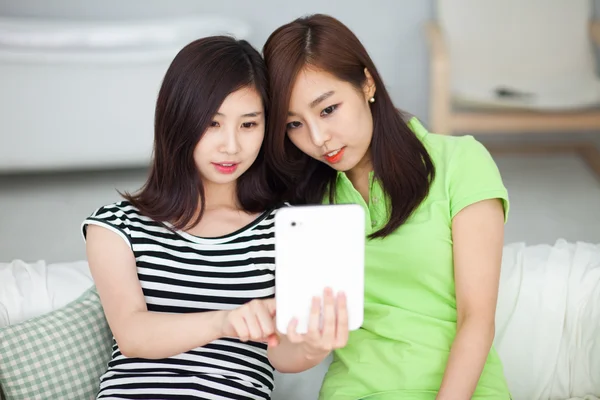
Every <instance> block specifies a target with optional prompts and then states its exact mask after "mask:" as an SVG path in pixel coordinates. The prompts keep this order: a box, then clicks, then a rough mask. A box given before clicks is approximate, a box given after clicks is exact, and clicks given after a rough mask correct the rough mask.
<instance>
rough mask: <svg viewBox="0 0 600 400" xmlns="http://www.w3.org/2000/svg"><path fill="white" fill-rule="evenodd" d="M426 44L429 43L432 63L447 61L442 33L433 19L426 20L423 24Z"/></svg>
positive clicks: (446, 50)
mask: <svg viewBox="0 0 600 400" xmlns="http://www.w3.org/2000/svg"><path fill="white" fill-rule="evenodd" d="M425 32H426V34H427V44H428V45H429V50H430V55H431V61H432V62H434V63H447V62H448V49H447V48H446V43H445V41H444V35H443V34H442V28H441V27H440V25H439V24H438V23H437V22H435V21H430V22H427V24H426V25H425Z"/></svg>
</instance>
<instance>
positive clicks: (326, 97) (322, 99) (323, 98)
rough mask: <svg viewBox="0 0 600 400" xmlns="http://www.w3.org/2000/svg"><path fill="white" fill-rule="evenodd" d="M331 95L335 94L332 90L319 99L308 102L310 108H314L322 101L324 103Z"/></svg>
mask: <svg viewBox="0 0 600 400" xmlns="http://www.w3.org/2000/svg"><path fill="white" fill-rule="evenodd" d="M333 93H335V92H334V91H333V90H330V91H329V92H326V93H323V94H322V95H320V96H319V97H317V98H316V99H314V100H313V101H311V102H310V108H315V107H316V106H318V105H319V104H320V103H322V102H323V101H325V100H327V99H328V98H330V97H331V96H333Z"/></svg>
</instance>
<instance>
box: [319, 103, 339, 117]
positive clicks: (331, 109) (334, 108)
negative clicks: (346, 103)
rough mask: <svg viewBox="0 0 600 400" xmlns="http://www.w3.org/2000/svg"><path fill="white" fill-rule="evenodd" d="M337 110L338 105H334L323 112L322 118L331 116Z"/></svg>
mask: <svg viewBox="0 0 600 400" xmlns="http://www.w3.org/2000/svg"><path fill="white" fill-rule="evenodd" d="M337 108H338V105H337V104H334V105H332V106H329V107H327V108H324V109H323V111H321V117H325V116H327V115H329V114H331V113H332V112H334V111H335V110H337Z"/></svg>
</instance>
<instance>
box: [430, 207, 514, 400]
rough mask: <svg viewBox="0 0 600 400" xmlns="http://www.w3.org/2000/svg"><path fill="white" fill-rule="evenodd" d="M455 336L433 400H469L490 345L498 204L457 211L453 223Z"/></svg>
mask: <svg viewBox="0 0 600 400" xmlns="http://www.w3.org/2000/svg"><path fill="white" fill-rule="evenodd" d="M452 239H453V243H454V244H453V251H454V275H455V281H456V303H457V312H458V317H457V334H456V338H455V339H454V343H453V344H452V349H451V351H450V357H449V359H448V364H447V366H446V372H445V374H444V378H443V380H442V385H441V387H440V391H439V393H438V397H437V399H438V400H446V399H461V400H462V399H470V398H471V396H472V394H473V392H474V391H475V388H476V387H477V382H478V381H479V377H480V376H481V372H482V371H483V367H484V365H485V362H486V359H487V357H488V354H489V352H490V348H491V346H492V342H493V340H494V333H495V331H494V329H495V326H494V321H495V313H496V302H497V297H498V285H499V281H500V264H501V262H502V248H503V239H504V212H503V207H502V204H501V202H500V200H498V199H492V200H484V201H481V202H478V203H475V204H472V205H470V206H468V207H466V208H464V209H463V210H461V211H460V212H459V213H458V214H457V215H456V216H455V217H454V219H453V221H452Z"/></svg>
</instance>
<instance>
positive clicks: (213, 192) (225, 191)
mask: <svg viewBox="0 0 600 400" xmlns="http://www.w3.org/2000/svg"><path fill="white" fill-rule="evenodd" d="M236 189H237V185H236V183H235V182H231V183H228V184H215V183H204V210H206V211H210V210H214V209H218V208H230V209H231V208H233V209H239V208H240V205H239V202H238V198H237V190H236Z"/></svg>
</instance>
